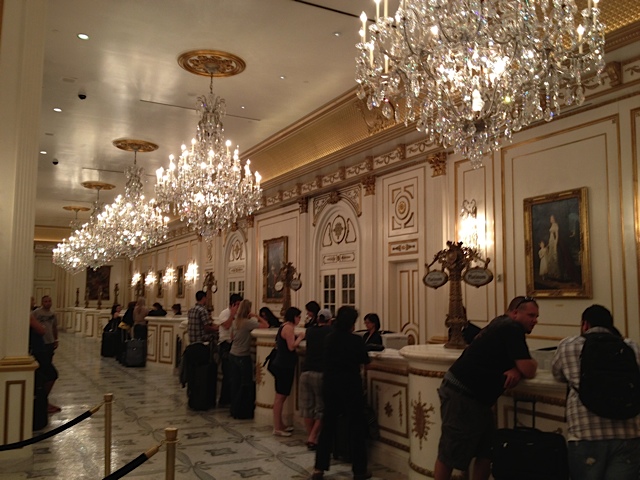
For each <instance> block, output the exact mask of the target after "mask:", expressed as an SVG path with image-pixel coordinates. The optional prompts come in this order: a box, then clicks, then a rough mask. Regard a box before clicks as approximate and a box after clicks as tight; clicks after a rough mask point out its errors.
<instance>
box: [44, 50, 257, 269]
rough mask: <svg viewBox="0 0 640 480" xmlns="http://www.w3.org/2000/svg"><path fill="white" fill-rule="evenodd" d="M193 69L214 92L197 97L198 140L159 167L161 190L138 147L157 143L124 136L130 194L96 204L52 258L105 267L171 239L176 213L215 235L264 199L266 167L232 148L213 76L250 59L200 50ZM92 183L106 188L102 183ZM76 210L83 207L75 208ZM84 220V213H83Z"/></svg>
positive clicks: (191, 55) (189, 56)
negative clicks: (150, 181)
mask: <svg viewBox="0 0 640 480" xmlns="http://www.w3.org/2000/svg"><path fill="white" fill-rule="evenodd" d="M178 63H179V64H180V66H182V67H183V68H185V69H186V70H187V71H190V72H191V73H195V74H198V75H206V76H208V77H210V79H211V80H210V82H211V83H210V87H209V95H203V96H201V97H199V98H198V104H197V111H198V114H199V117H200V118H199V121H198V125H197V128H196V137H195V138H194V139H193V140H192V141H191V147H190V148H187V147H185V146H184V145H183V146H182V154H181V155H180V157H179V158H178V159H177V162H174V160H175V158H174V157H173V155H171V156H170V164H169V167H168V169H167V170H166V171H165V170H164V169H163V168H160V169H158V171H157V172H156V173H157V183H156V197H157V202H156V200H154V199H151V200H150V201H148V202H147V201H145V198H144V195H143V184H142V181H141V177H142V174H143V170H142V168H139V167H138V166H137V164H136V162H137V153H138V152H145V151H147V152H148V151H153V150H156V149H157V148H158V146H157V145H155V144H152V143H150V142H145V141H142V140H131V139H120V140H116V141H114V145H115V146H116V147H118V148H121V149H123V150H130V151H133V152H134V164H133V166H132V167H130V168H128V169H127V171H126V172H125V173H126V176H127V183H126V187H125V194H124V196H118V197H117V198H116V199H115V201H114V202H113V203H112V204H110V205H107V206H104V207H103V206H102V205H101V204H100V203H99V201H96V203H95V204H94V209H93V212H92V214H91V218H90V220H89V221H88V222H87V223H85V224H84V225H82V226H81V227H79V228H76V229H75V231H74V233H73V234H72V235H71V236H70V237H68V238H65V239H64V240H63V241H62V242H61V243H59V244H58V246H57V248H55V249H54V251H53V262H54V263H55V264H56V265H59V266H61V267H63V268H65V269H67V270H68V271H70V272H72V273H76V272H79V271H81V270H83V269H85V268H87V267H90V268H94V269H96V268H99V267H101V266H102V265H105V264H107V263H108V262H110V261H112V260H113V259H114V258H117V257H122V256H126V257H129V258H130V259H133V258H135V257H136V256H138V255H140V254H141V253H143V252H144V251H145V250H147V249H149V248H151V247H153V246H155V245H158V244H159V243H161V242H162V241H163V240H165V239H166V236H167V231H168V225H167V223H168V221H169V218H168V217H166V216H164V214H166V213H169V212H173V213H174V214H175V215H178V216H179V217H180V219H181V220H183V221H185V222H186V223H187V224H188V225H189V227H190V228H191V229H192V230H194V231H195V232H196V233H197V234H198V235H200V236H201V237H203V238H205V239H206V240H210V239H211V238H212V237H213V236H214V235H218V234H220V233H222V232H224V231H226V230H228V229H230V228H232V226H233V225H234V224H236V222H237V221H238V220H239V219H241V218H244V217H246V216H248V215H251V214H252V213H253V212H254V211H255V210H257V209H258V208H259V207H260V205H261V201H262V190H261V188H260V174H259V173H258V172H256V173H255V175H254V174H253V173H252V172H251V168H250V161H249V160H247V161H246V163H245V165H244V168H242V167H241V164H240V158H239V154H238V149H237V148H236V149H234V150H233V151H232V150H231V149H230V146H231V142H229V141H226V142H225V138H224V128H223V124H222V119H223V117H224V115H225V114H226V112H225V102H224V99H222V98H220V97H218V96H216V95H214V94H213V88H212V85H213V78H214V77H226V76H231V75H236V74H238V73H240V72H242V71H243V70H244V68H245V64H244V62H243V61H242V60H241V59H240V58H238V57H236V56H235V55H231V54H229V53H225V52H219V51H207V50H197V51H193V52H187V53H185V54H183V55H181V56H180V58H179V59H178ZM90 183H93V184H94V185H93V186H91V187H89V188H95V189H97V190H98V198H99V192H100V189H106V188H105V185H108V184H103V183H101V182H90ZM110 187H112V186H110ZM68 209H70V210H75V211H76V219H77V211H78V210H79V209H82V207H68ZM76 223H77V220H76Z"/></svg>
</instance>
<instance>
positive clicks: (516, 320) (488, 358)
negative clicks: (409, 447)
mask: <svg viewBox="0 0 640 480" xmlns="http://www.w3.org/2000/svg"><path fill="white" fill-rule="evenodd" d="M538 315H539V310H538V304H537V303H536V301H535V300H534V299H533V298H530V297H516V298H514V299H513V300H512V301H511V302H510V303H509V308H508V310H507V313H506V314H504V315H500V316H499V317H496V318H495V319H493V320H492V321H491V322H490V323H489V325H487V326H486V327H485V328H483V329H482V330H481V331H480V333H478V335H477V336H476V337H475V338H474V339H473V341H472V342H471V343H470V344H469V346H467V348H466V349H465V350H464V351H463V352H462V355H460V357H459V358H458V359H457V360H456V361H455V362H454V363H453V365H452V366H451V367H450V368H449V370H448V371H447V373H445V376H444V379H443V380H442V384H441V386H440V388H439V389H438V395H439V396H440V413H441V416H442V432H441V435H440V442H439V444H438V457H437V460H436V465H435V469H434V478H435V480H449V479H450V478H451V474H452V472H453V469H457V470H463V471H466V470H468V468H469V465H470V463H471V460H472V459H473V458H475V459H476V460H475V464H474V467H473V475H472V476H471V477H470V478H472V479H473V480H487V479H488V478H489V475H490V470H491V451H490V450H491V441H492V438H493V434H494V431H495V421H494V418H493V405H494V404H495V403H496V401H497V400H498V397H500V395H502V393H503V392H504V391H505V389H507V388H513V387H515V386H516V385H517V384H518V382H520V380H521V379H522V378H533V377H534V376H535V374H536V370H537V368H538V362H536V361H535V360H534V359H532V358H531V354H530V353H529V347H528V346H527V342H526V339H525V337H526V335H527V334H528V333H531V331H532V330H533V327H534V326H535V325H536V323H538Z"/></svg>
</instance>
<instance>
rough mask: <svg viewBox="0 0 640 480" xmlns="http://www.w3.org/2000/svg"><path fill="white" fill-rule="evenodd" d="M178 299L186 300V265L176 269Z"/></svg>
mask: <svg viewBox="0 0 640 480" xmlns="http://www.w3.org/2000/svg"><path fill="white" fill-rule="evenodd" d="M176 298H184V265H178V266H177V267H176Z"/></svg>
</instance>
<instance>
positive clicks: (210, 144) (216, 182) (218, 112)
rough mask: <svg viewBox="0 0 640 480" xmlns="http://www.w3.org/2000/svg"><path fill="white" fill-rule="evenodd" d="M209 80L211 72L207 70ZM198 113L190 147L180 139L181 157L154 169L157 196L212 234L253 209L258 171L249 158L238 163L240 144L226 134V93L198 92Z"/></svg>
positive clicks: (257, 196)
mask: <svg viewBox="0 0 640 480" xmlns="http://www.w3.org/2000/svg"><path fill="white" fill-rule="evenodd" d="M211 82H213V76H211ZM197 102H198V103H197V111H198V114H199V116H200V119H199V121H198V125H197V128H196V137H195V138H194V139H193V140H192V141H191V147H190V148H187V147H186V146H185V145H182V153H181V155H180V157H179V158H177V159H176V158H175V157H174V156H173V155H171V156H170V157H169V168H168V169H167V170H165V169H164V168H162V167H161V168H159V169H158V170H157V171H156V175H157V183H156V197H157V199H158V204H159V205H161V206H162V207H163V208H164V211H165V212H169V211H173V213H174V214H176V215H179V216H180V219H181V220H183V221H186V222H187V224H188V225H189V227H190V228H191V229H193V230H194V231H195V232H196V233H197V234H198V235H200V236H202V237H204V238H207V239H208V238H211V237H212V236H213V235H217V234H220V233H222V232H224V231H227V230H229V229H231V228H232V227H233V225H234V224H235V223H236V222H237V221H238V220H239V219H241V218H243V217H246V216H248V215H251V214H252V213H253V212H254V211H256V210H257V209H258V208H260V206H261V204H262V190H261V188H260V179H261V177H260V174H259V173H258V172H256V173H255V175H254V174H252V172H251V167H250V164H251V162H250V161H249V160H247V161H246V163H245V165H244V168H242V167H241V165H240V157H239V154H238V149H237V148H236V149H234V150H233V151H232V150H231V149H230V147H231V142H230V141H226V142H225V137H224V128H223V125H222V119H223V117H224V115H225V114H226V112H225V101H224V99H222V98H220V97H218V96H216V95H214V94H213V89H212V83H211V84H210V87H209V95H203V96H200V97H198V101H197Z"/></svg>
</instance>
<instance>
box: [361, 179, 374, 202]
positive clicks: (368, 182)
mask: <svg viewBox="0 0 640 480" xmlns="http://www.w3.org/2000/svg"><path fill="white" fill-rule="evenodd" d="M362 186H363V187H364V196H365V197H368V196H369V195H375V194H376V176H375V175H368V176H366V177H364V178H363V179H362Z"/></svg>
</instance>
